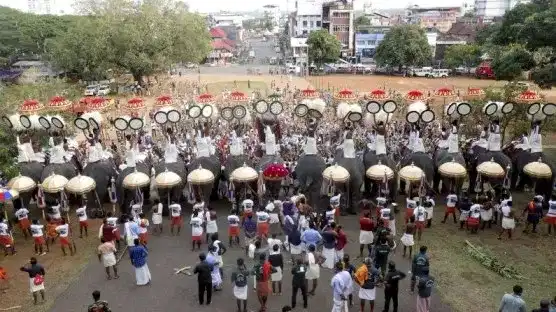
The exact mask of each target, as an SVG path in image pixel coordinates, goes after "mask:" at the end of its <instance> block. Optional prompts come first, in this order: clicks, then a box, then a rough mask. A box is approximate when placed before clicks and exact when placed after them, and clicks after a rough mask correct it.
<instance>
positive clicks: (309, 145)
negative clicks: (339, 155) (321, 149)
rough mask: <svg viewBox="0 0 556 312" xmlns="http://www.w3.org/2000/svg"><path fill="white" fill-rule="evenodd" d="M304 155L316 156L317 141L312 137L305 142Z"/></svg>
mask: <svg viewBox="0 0 556 312" xmlns="http://www.w3.org/2000/svg"><path fill="white" fill-rule="evenodd" d="M303 151H304V152H305V155H316V154H317V140H316V139H315V138H313V137H308V138H307V142H305V147H304V148H303Z"/></svg>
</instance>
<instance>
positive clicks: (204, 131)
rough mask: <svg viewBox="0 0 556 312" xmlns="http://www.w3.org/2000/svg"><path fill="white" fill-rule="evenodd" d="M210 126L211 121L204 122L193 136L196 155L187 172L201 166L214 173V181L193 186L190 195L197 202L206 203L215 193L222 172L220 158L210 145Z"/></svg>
mask: <svg viewBox="0 0 556 312" xmlns="http://www.w3.org/2000/svg"><path fill="white" fill-rule="evenodd" d="M210 126H211V123H209V122H206V123H204V125H203V126H202V127H200V129H199V130H197V137H196V138H195V143H196V145H197V155H196V158H195V159H193V160H192V161H191V163H190V164H189V166H188V172H192V171H193V170H195V169H199V168H200V167H202V168H203V169H207V170H209V171H210V172H212V174H213V175H214V181H213V182H212V183H210V184H205V185H200V186H195V187H194V190H193V191H194V194H192V195H194V197H195V198H194V199H195V200H196V201H198V202H203V201H204V202H205V203H208V202H209V201H210V198H211V197H213V195H214V194H216V190H217V187H218V181H219V179H220V175H221V173H222V166H221V164H220V159H219V157H218V154H217V152H216V149H215V147H214V146H213V145H212V139H211V138H210Z"/></svg>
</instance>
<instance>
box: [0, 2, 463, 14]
mask: <svg viewBox="0 0 556 312" xmlns="http://www.w3.org/2000/svg"><path fill="white" fill-rule="evenodd" d="M35 1H37V2H39V3H41V2H43V1H44V0H35ZM367 1H369V0H354V3H355V8H356V9H361V8H362V7H363V4H364V3H365V2H367ZM464 1H466V0H372V5H373V7H375V8H379V9H387V8H403V7H406V6H407V5H409V4H417V5H420V6H423V7H428V6H459V5H461V4H462V3H463V2H464ZM467 1H469V0H467ZM471 1H472V0H471ZM184 2H187V3H188V4H189V7H190V8H191V9H192V10H193V11H199V12H203V13H207V12H215V11H219V10H230V11H233V10H238V9H241V10H256V9H258V8H262V6H263V5H265V4H279V5H280V7H281V8H282V10H286V8H287V5H288V2H289V6H290V10H293V7H294V3H295V0H289V1H288V0H185V1H184ZM50 3H51V8H52V9H51V11H52V12H53V13H59V12H61V11H64V12H66V13H71V12H72V11H73V9H72V3H73V0H50ZM0 5H1V6H8V7H12V8H15V9H19V10H22V11H27V9H28V6H27V0H0Z"/></svg>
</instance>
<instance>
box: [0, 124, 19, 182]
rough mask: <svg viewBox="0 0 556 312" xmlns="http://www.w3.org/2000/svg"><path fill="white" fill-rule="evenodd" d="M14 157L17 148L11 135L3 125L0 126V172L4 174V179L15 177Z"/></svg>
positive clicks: (16, 172)
mask: <svg viewBox="0 0 556 312" xmlns="http://www.w3.org/2000/svg"><path fill="white" fill-rule="evenodd" d="M15 157H17V146H16V145H15V140H14V137H13V135H11V134H10V132H9V130H8V128H7V127H6V126H4V125H1V126H0V171H1V172H3V173H4V176H5V177H6V179H8V180H9V179H11V178H14V177H16V176H17V174H18V168H17V165H16V162H15V161H14V160H15Z"/></svg>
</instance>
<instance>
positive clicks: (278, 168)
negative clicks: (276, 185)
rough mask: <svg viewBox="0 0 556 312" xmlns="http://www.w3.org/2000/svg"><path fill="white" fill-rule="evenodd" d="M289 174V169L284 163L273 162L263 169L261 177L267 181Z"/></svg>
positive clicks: (279, 178) (280, 178)
mask: <svg viewBox="0 0 556 312" xmlns="http://www.w3.org/2000/svg"><path fill="white" fill-rule="evenodd" d="M288 174H290V171H289V170H288V168H286V166H284V164H278V163H273V164H270V165H269V166H267V167H266V168H265V169H264V170H263V178H264V179H265V180H269V181H279V180H282V179H284V178H285V177H287V176H288Z"/></svg>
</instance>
